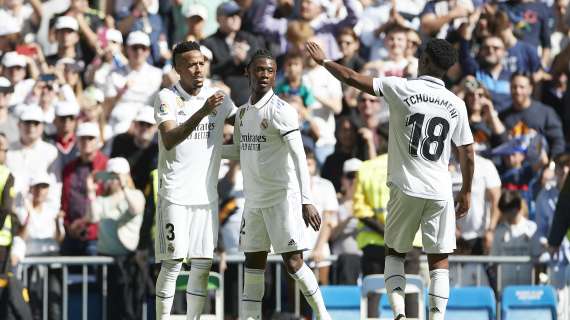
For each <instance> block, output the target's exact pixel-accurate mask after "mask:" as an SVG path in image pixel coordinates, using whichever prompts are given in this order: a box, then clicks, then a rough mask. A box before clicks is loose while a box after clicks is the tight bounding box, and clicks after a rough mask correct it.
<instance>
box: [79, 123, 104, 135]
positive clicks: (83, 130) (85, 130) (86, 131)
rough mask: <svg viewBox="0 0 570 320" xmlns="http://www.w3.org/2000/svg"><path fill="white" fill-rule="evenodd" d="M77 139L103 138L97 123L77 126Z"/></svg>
mask: <svg viewBox="0 0 570 320" xmlns="http://www.w3.org/2000/svg"><path fill="white" fill-rule="evenodd" d="M75 135H76V136H77V137H96V138H99V137H100V136H101V131H100V130H99V125H97V124H96V123H95V122H83V123H81V124H79V125H78V126H77V131H76V132H75Z"/></svg>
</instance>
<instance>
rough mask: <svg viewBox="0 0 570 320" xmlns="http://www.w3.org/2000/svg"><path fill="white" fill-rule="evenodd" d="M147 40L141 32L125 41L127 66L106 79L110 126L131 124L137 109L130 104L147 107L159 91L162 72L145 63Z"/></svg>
mask: <svg viewBox="0 0 570 320" xmlns="http://www.w3.org/2000/svg"><path fill="white" fill-rule="evenodd" d="M149 50H150V38H149V36H148V35H147V34H146V33H144V32H142V31H133V32H131V33H130V34H129V36H128V37H127V57H128V65H127V66H125V68H120V69H115V70H114V71H112V72H111V74H110V75H109V77H108V78H107V85H106V87H105V104H106V108H108V110H112V111H111V116H110V121H109V122H111V123H121V122H127V123H128V124H130V122H131V121H132V120H133V119H134V117H135V116H136V114H137V111H138V109H137V108H136V107H135V106H134V105H133V104H142V105H150V104H152V103H153V99H154V97H155V95H156V94H157V93H158V90H160V85H161V83H162V71H161V70H160V69H158V68H156V67H154V66H152V65H150V64H149V63H148V62H147V59H148V57H149V55H150V51H149Z"/></svg>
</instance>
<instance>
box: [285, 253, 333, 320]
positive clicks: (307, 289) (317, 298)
mask: <svg viewBox="0 0 570 320" xmlns="http://www.w3.org/2000/svg"><path fill="white" fill-rule="evenodd" d="M281 256H282V257H283V262H284V263H285V268H286V269H287V272H289V274H290V275H291V277H293V279H295V281H296V282H297V283H298V284H299V288H300V289H301V292H302V293H303V296H305V299H306V300H307V302H308V303H309V305H310V306H311V308H312V309H313V312H315V314H316V316H317V319H331V317H330V316H329V314H328V312H327V309H326V307H325V302H324V300H323V295H322V294H321V290H320V289H319V283H318V282H317V278H316V277H315V274H314V273H313V271H312V270H311V268H309V266H307V265H306V264H305V262H304V261H303V252H302V251H293V252H285V253H282V254H281Z"/></svg>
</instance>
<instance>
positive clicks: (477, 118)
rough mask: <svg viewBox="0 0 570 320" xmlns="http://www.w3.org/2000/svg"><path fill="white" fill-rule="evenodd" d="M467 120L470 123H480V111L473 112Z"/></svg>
mask: <svg viewBox="0 0 570 320" xmlns="http://www.w3.org/2000/svg"><path fill="white" fill-rule="evenodd" d="M469 120H471V121H472V122H481V112H480V111H473V113H471V115H470V116H469Z"/></svg>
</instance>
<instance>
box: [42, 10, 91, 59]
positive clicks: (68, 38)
mask: <svg viewBox="0 0 570 320" xmlns="http://www.w3.org/2000/svg"><path fill="white" fill-rule="evenodd" d="M54 28H55V39H56V41H57V52H56V53H54V54H52V55H49V56H46V59H45V60H46V63H47V64H48V65H49V66H54V65H55V64H56V62H57V61H58V60H60V59H63V58H70V59H75V60H82V59H83V54H82V52H81V49H80V47H79V45H78V43H79V24H78V23H77V19H75V18H74V17H71V16H61V17H59V18H57V20H56V21H55V25H54Z"/></svg>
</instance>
